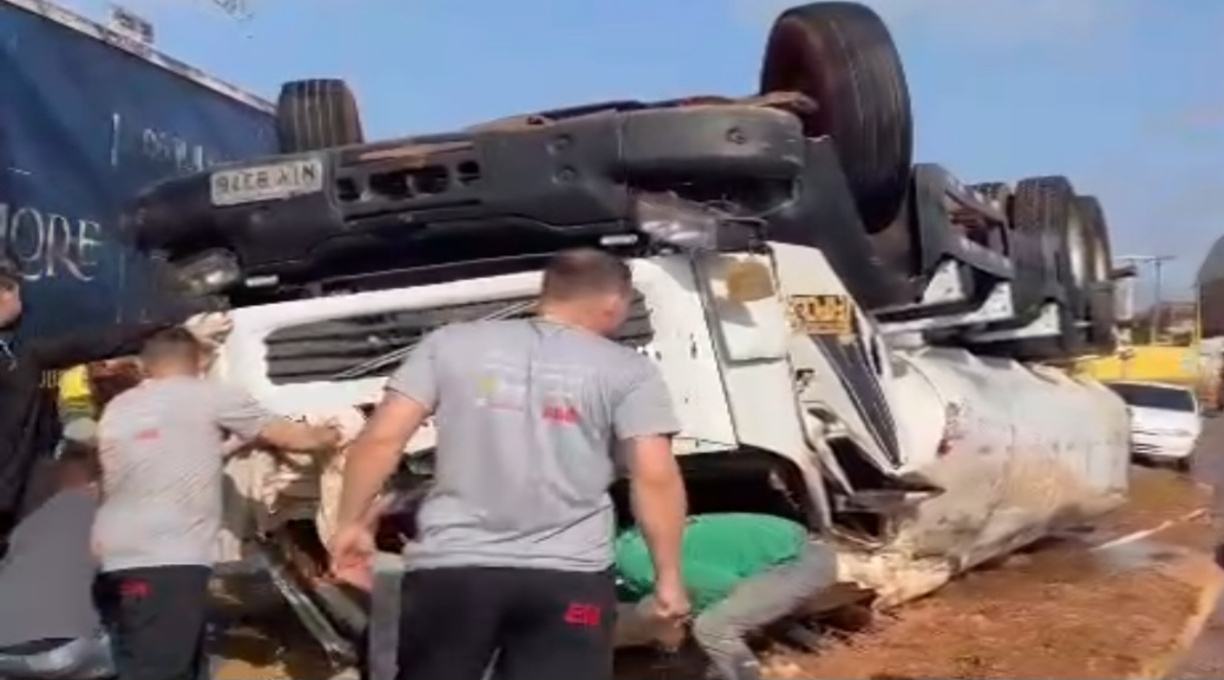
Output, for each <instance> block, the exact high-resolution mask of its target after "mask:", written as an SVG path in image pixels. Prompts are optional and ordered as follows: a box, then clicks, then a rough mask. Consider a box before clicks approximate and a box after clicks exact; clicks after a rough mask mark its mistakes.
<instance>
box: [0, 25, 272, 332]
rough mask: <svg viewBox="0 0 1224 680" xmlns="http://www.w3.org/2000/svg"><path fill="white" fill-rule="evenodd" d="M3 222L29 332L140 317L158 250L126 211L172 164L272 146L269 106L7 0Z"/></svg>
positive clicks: (1, 132) (0, 155)
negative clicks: (138, 241) (147, 251)
mask: <svg viewBox="0 0 1224 680" xmlns="http://www.w3.org/2000/svg"><path fill="white" fill-rule="evenodd" d="M0 96H2V97H3V100H2V102H0V234H2V235H3V239H4V244H5V246H6V247H7V248H8V249H9V252H10V253H12V254H13V255H14V256H15V257H16V258H17V259H18V261H19V262H20V265H21V267H22V271H23V274H24V276H25V279H26V281H27V283H26V286H25V298H26V314H25V316H24V318H23V321H22V324H21V333H22V335H26V334H30V333H34V334H43V333H55V332H59V331H66V330H75V329H80V328H84V327H88V326H91V325H100V324H105V323H109V322H112V321H116V320H120V319H133V318H139V317H140V316H141V315H143V314H145V313H146V312H147V311H148V309H147V308H148V305H149V304H151V300H152V298H151V297H150V294H151V292H152V291H151V289H150V277H149V268H148V265H147V263H146V262H145V261H144V260H143V259H142V258H141V257H140V256H139V255H137V254H136V253H134V252H133V251H132V250H131V249H130V248H129V247H128V246H127V245H126V244H125V243H124V239H123V237H122V233H121V227H120V219H119V218H120V215H121V212H122V209H123V207H124V205H125V204H126V203H127V201H129V200H130V199H131V198H132V197H133V196H134V195H135V193H136V192H137V191H139V190H140V189H141V188H143V187H145V186H147V185H149V184H151V183H152V182H154V181H157V180H159V179H163V178H165V177H167V176H170V175H174V174H180V173H188V172H196V171H199V170H202V169H205V168H207V167H209V166H211V165H213V164H215V163H218V162H225V161H230V160H236V159H241V158H248V157H253V156H260V155H267V154H271V153H274V151H275V146H276V144H275V132H274V121H273V117H272V115H271V114H270V113H268V112H267V111H265V110H262V109H259V108H256V107H254V106H252V105H250V104H248V103H246V102H242V101H239V100H236V99H233V98H231V97H228V96H226V95H224V94H221V93H220V92H217V91H215V90H213V89H210V88H208V87H205V86H204V85H201V84H199V83H196V82H194V81H192V80H190V79H189V78H186V77H183V76H182V75H179V74H176V73H174V72H172V71H169V70H166V69H164V68H162V67H160V66H157V65H155V64H152V63H150V62H148V61H146V60H144V59H142V58H140V57H138V56H135V55H132V54H129V53H128V52H125V51H123V50H121V49H119V48H117V47H114V46H112V45H109V44H107V43H105V42H103V41H101V40H98V39H96V38H94V37H91V36H88V35H84V34H82V33H80V32H78V31H76V30H73V29H72V28H69V27H66V26H62V25H60V24H58V23H56V22H54V21H51V20H49V19H46V18H44V17H42V16H39V15H37V14H33V13H31V12H27V11H26V10H23V9H21V8H18V7H14V6H12V5H7V4H0Z"/></svg>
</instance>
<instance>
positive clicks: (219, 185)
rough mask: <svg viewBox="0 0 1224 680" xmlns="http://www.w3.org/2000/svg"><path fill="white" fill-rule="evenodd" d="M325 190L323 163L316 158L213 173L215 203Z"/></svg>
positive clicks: (223, 204) (212, 196)
mask: <svg viewBox="0 0 1224 680" xmlns="http://www.w3.org/2000/svg"><path fill="white" fill-rule="evenodd" d="M322 190H323V162H322V161H320V160H319V159H317V158H310V159H305V160H296V161H287V162H284V163H275V164H272V165H257V166H254V167H247V168H238V169H235V170H218V171H217V172H214V173H213V174H212V192H211V194H212V195H211V198H212V204H213V205H215V206H227V205H243V204H245V203H258V202H260V201H278V200H282V199H286V198H290V197H292V196H300V195H302V194H313V193H315V192H318V191H322Z"/></svg>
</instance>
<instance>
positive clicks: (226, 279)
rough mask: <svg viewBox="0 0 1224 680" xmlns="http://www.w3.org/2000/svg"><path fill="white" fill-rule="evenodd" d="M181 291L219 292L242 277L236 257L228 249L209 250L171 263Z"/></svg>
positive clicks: (196, 292) (193, 294) (192, 293)
mask: <svg viewBox="0 0 1224 680" xmlns="http://www.w3.org/2000/svg"><path fill="white" fill-rule="evenodd" d="M173 269H174V276H175V279H176V280H177V283H178V284H179V285H180V286H181V287H182V289H183V292H184V293H186V294H188V295H191V296H204V295H212V294H215V293H219V292H221V291H223V290H225V289H226V288H229V287H230V286H232V285H234V284H235V283H237V282H238V281H240V280H241V279H242V267H241V265H239V264H238V258H237V257H235V256H234V254H233V253H231V252H229V251H228V250H210V251H208V252H206V253H204V254H202V255H198V256H196V257H193V258H190V259H187V260H184V261H183V262H181V263H175V264H174V265H173Z"/></svg>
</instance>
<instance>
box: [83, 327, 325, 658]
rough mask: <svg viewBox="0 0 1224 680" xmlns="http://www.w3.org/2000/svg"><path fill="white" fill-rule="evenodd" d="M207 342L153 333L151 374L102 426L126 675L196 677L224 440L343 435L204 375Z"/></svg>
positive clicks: (102, 556)
mask: <svg viewBox="0 0 1224 680" xmlns="http://www.w3.org/2000/svg"><path fill="white" fill-rule="evenodd" d="M205 351H206V350H205V349H204V348H203V347H202V346H201V345H200V343H199V341H198V340H196V339H195V336H193V335H191V334H190V333H189V332H187V331H186V330H182V329H170V330H166V331H162V332H160V333H158V334H157V335H155V336H153V337H152V338H150V339H149V340H148V341H147V342H146V343H145V346H144V350H143V351H142V353H141V360H142V362H143V364H144V368H145V372H146V374H147V375H148V377H147V379H146V380H144V381H143V382H142V383H141V384H140V385H138V386H136V387H134V388H132V389H130V390H128V391H127V392H124V393H123V394H121V395H119V396H118V397H116V398H115V399H114V400H112V401H111V402H110V403H109V404H108V405H107V407H106V410H105V412H104V413H103V414H102V418H101V420H100V421H99V423H98V441H99V446H100V455H99V457H100V461H101V466H102V504H101V507H100V508H99V509H98V516H97V519H96V521H95V523H94V533H93V540H94V546H95V550H96V551H97V557H98V560H99V562H100V564H101V571H102V574H101V578H100V580H99V591H100V593H101V598H102V599H101V601H100V604H101V607H102V615H103V618H104V619H105V620H106V623H107V624H108V628H109V629H110V630H111V631H112V632H113V635H114V638H115V643H116V645H115V649H116V654H115V663H116V666H117V668H118V671H119V676H120V677H121V678H122V679H123V680H180V679H181V680H194V679H195V678H197V677H198V673H199V669H200V664H201V663H202V662H203V657H202V654H201V651H202V650H201V643H202V640H203V636H204V620H205V614H206V611H205V610H206V604H207V597H208V581H209V578H210V576H211V574H212V565H213V560H214V554H215V551H216V542H217V535H218V532H219V530H220V525H221V498H222V480H223V474H224V473H223V470H222V463H223V461H222V458H223V452H224V438H225V437H226V436H227V435H235V436H237V437H239V438H241V439H244V440H252V439H256V438H258V439H260V440H263V441H264V442H266V443H267V444H269V445H271V446H276V447H283V448H286V449H292V450H296V451H324V450H327V449H330V448H331V447H333V446H335V445H337V444H338V442H339V434H338V432H337V431H336V430H335V429H333V428H322V427H311V426H309V425H306V424H304V423H296V422H293V421H290V420H288V419H286V418H280V417H277V416H274V415H272V414H271V413H269V412H268V411H266V410H264V408H263V407H261V406H260V405H259V404H258V403H256V402H255V400H254V399H252V398H251V396H250V395H248V394H247V393H245V392H244V391H242V390H240V389H238V388H236V387H233V386H228V385H222V384H219V383H215V382H212V381H210V380H206V379H204V378H202V377H200V375H199V373H200V366H202V365H203V364H204V362H203V358H204V353H205Z"/></svg>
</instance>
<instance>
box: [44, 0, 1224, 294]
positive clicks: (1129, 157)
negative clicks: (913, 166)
mask: <svg viewBox="0 0 1224 680" xmlns="http://www.w3.org/2000/svg"><path fill="white" fill-rule="evenodd" d="M250 1H251V3H252V4H251V10H252V12H253V17H251V18H250V19H248V20H246V21H235V20H233V19H231V18H229V17H225V16H223V15H222V14H221V13H220V12H218V11H216V10H215V9H213V8H211V6H210V5H209V0H129V1H128V2H126V3H124V4H125V5H126V6H128V7H129V8H131V9H133V10H135V11H137V12H139V13H140V14H142V15H144V16H145V17H147V18H149V19H151V20H152V21H153V23H154V24H155V26H156V29H157V32H158V38H157V42H158V45H159V47H160V48H161V49H162V50H163V51H165V52H167V53H169V54H171V55H173V56H175V57H178V58H180V59H182V60H184V61H187V62H189V63H191V64H193V65H196V66H199V67H202V68H203V69H205V70H206V71H209V72H211V73H213V74H215V75H217V76H219V77H221V78H223V79H225V80H228V81H230V82H232V83H234V84H237V85H239V86H242V87H244V88H246V89H248V90H251V91H254V92H256V93H259V94H262V95H265V96H268V97H272V96H275V93H276V91H277V88H278V86H279V84H280V83H281V82H282V81H284V80H289V79H294V78H303V77H314V76H339V77H344V78H347V79H348V80H349V81H350V82H351V83H352V85H353V87H354V89H355V90H356V91H357V94H358V97H359V99H360V101H361V103H362V108H363V113H364V116H365V120H366V128H367V133H368V134H370V135H372V136H385V135H393V134H397V133H405V134H407V133H416V132H432V131H441V130H446V129H449V128H453V127H457V126H460V125H463V124H466V123H471V122H475V121H479V120H481V119H486V118H491V117H496V116H502V115H507V114H513V113H521V112H525V111H530V110H532V109H536V108H541V107H549V106H554V105H563V104H569V103H579V102H584V101H590V100H599V99H618V98H642V99H651V98H664V97H673V96H678V95H684V94H694V93H726V94H748V93H750V92H751V91H752V90H753V89H754V86H755V82H756V74H757V68H758V64H759V60H760V51H761V45H762V43H763V41H764V35H765V33H766V31H767V29H768V25H769V22H770V21H771V19H772V17H773V15H774V13H775V12H776V11H777V10H778V9H780V8H782V7H783V6H784V5H785V3H782V2H777V1H776V0H701V1H699V0H672V1H670V2H668V1H667V0H615V1H609V0H602V1H599V2H595V1H592V0H517V1H506V0H250ZM68 4H70V5H73V6H75V7H76V8H78V9H81V10H83V11H84V12H85V13H87V14H89V15H91V16H94V17H99V16H101V15H102V12H103V11H104V7H105V5H104V3H103V1H102V0H69V1H68ZM868 4H871V5H873V6H874V7H876V8H877V9H878V10H879V11H880V12H881V14H883V15H884V17H885V18H886V19H887V20H889V22H890V24H891V26H892V28H893V31H894V34H895V37H896V39H897V41H898V43H899V44H900V47H901V52H902V57H903V59H904V60H905V64H906V68H907V71H908V75H909V79H910V87H911V90H912V92H913V97H914V101H915V111H916V116H917V126H918V127H917V141H918V155H919V158H920V159H922V160H929V161H937V162H940V163H943V164H944V165H946V166H948V167H949V168H951V169H952V170H953V171H954V172H955V173H957V174H958V175H959V176H960V177H961V178H962V179H963V180H966V181H987V180H1003V179H1008V180H1014V179H1018V178H1020V177H1023V176H1028V175H1036V174H1051V173H1057V174H1066V175H1068V176H1070V177H1071V178H1072V179H1073V181H1075V183H1076V185H1077V186H1078V187H1079V189H1080V190H1081V192H1083V193H1095V194H1097V195H1099V196H1100V197H1101V199H1102V201H1103V203H1104V205H1105V209H1106V211H1107V214H1108V216H1109V218H1110V220H1111V222H1112V226H1113V234H1114V251H1115V254H1116V255H1125V254H1157V253H1158V254H1170V255H1176V256H1177V257H1178V259H1177V260H1176V261H1174V262H1172V263H1170V264H1169V265H1168V266H1167V267H1166V272H1167V274H1166V289H1167V290H1170V291H1172V292H1174V293H1178V292H1180V293H1182V294H1187V293H1188V291H1189V285H1190V282H1191V280H1192V278H1193V275H1194V271H1195V270H1196V269H1197V267H1198V265H1199V263H1200V262H1201V260H1202V257H1203V254H1204V253H1205V252H1206V250H1207V248H1208V247H1209V246H1210V245H1211V243H1212V242H1213V241H1214V240H1215V239H1216V238H1217V237H1218V236H1220V235H1224V76H1221V75H1220V74H1219V71H1218V70H1214V69H1217V68H1218V64H1221V63H1224V41H1222V40H1221V38H1220V36H1222V35H1224V2H1220V1H1219V0H1195V1H1194V2H1191V1H1190V0H1024V1H1022V0H877V1H875V2H869V3H868Z"/></svg>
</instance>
